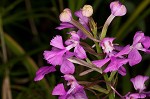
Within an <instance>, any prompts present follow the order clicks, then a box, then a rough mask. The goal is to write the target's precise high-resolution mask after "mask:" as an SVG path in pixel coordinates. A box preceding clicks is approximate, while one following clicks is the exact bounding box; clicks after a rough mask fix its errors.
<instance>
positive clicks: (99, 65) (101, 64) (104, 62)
mask: <svg viewBox="0 0 150 99" xmlns="http://www.w3.org/2000/svg"><path fill="white" fill-rule="evenodd" d="M109 60H110V58H106V59H102V60H96V61H92V63H93V64H94V65H96V66H97V67H102V66H103V65H104V64H106V63H107V62H108V61H109Z"/></svg>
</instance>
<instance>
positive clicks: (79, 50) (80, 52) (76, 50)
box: [74, 44, 87, 59]
mask: <svg viewBox="0 0 150 99" xmlns="http://www.w3.org/2000/svg"><path fill="white" fill-rule="evenodd" d="M74 53H75V56H76V57H77V58H80V59H85V58H86V57H87V56H86V52H85V50H84V49H83V47H82V46H80V45H79V44H77V46H76V47H75V48H74Z"/></svg>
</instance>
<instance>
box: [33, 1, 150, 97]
mask: <svg viewBox="0 0 150 99" xmlns="http://www.w3.org/2000/svg"><path fill="white" fill-rule="evenodd" d="M110 9H111V14H110V16H109V17H108V19H107V20H106V22H105V24H104V26H103V29H102V32H101V34H100V35H99V39H98V33H97V32H96V33H95V31H97V30H96V29H97V27H96V23H95V22H94V20H93V19H92V17H91V16H92V14H93V8H92V6H90V5H85V6H84V7H83V8H82V9H80V10H79V11H76V12H75V16H76V17H78V20H77V21H76V20H74V19H73V17H72V13H71V10H70V9H69V8H66V9H64V10H63V12H62V13H61V14H60V16H59V18H60V21H61V23H60V26H58V27H57V28H56V29H58V30H63V29H65V28H72V29H75V30H77V31H75V30H73V31H70V32H69V33H67V34H68V35H70V38H68V39H67V40H66V41H63V39H62V36H60V35H56V36H55V37H54V38H53V39H52V40H51V41H50V45H51V46H52V50H50V51H49V50H46V51H44V53H43V55H44V59H45V60H46V61H47V63H49V64H50V66H44V67H42V68H40V69H39V70H38V71H37V73H36V77H35V79H34V80H35V81H39V80H41V79H42V78H43V77H44V76H45V74H48V73H52V72H55V71H56V69H55V68H56V66H58V65H59V66H60V72H61V73H62V74H63V75H64V76H63V77H62V78H64V79H65V81H67V82H68V83H67V86H70V88H69V89H68V90H67V91H66V88H65V87H64V85H63V83H60V84H58V85H57V86H56V87H55V88H54V89H53V92H52V95H58V96H59V99H87V96H86V93H85V91H84V87H83V86H82V85H80V84H79V83H78V81H77V80H76V79H75V77H74V76H73V74H74V73H75V65H74V64H79V65H82V66H86V67H88V68H90V69H89V70H88V72H87V71H85V72H82V74H87V73H90V72H92V71H97V72H99V73H100V74H107V73H108V72H110V73H113V72H118V73H119V74H121V75H122V76H124V75H126V69H125V67H124V65H125V64H127V63H129V65H130V66H134V65H136V64H138V63H140V62H141V60H142V56H141V55H140V52H139V50H140V51H143V52H145V53H150V43H149V42H150V37H148V36H145V35H144V33H143V32H142V31H137V32H136V33H135V35H134V38H133V44H132V45H130V44H129V45H126V46H124V47H123V46H120V45H118V44H113V41H114V40H115V38H112V37H105V36H106V32H107V28H108V26H109V24H110V23H111V21H112V20H113V19H114V18H115V17H116V16H123V15H125V14H126V12H127V10H126V7H125V6H124V5H123V4H121V3H120V2H119V1H114V2H112V3H111V4H110ZM88 38H89V39H91V40H92V41H93V42H92V43H95V44H94V45H95V46H96V49H97V51H95V50H94V48H93V47H91V46H90V45H88V44H87V43H86V41H85V39H88ZM84 41H85V42H84ZM96 44H98V45H96ZM100 50H101V51H100ZM98 52H103V53H102V54H100V53H98ZM87 53H89V54H91V55H93V56H96V57H98V59H97V60H92V59H91V60H89V58H88V54H87ZM101 55H103V56H101ZM104 55H105V56H104ZM110 78H112V77H110ZM108 79H109V78H108ZM147 79H148V77H147V76H137V77H135V78H132V79H131V81H132V83H133V85H134V88H135V89H136V90H139V93H136V94H134V93H128V94H127V95H125V96H121V98H126V99H131V98H134V99H137V97H138V98H145V97H148V96H149V95H150V94H149V92H145V91H144V89H145V86H144V82H145V81H146V80H147ZM105 80H106V81H108V80H107V79H105ZM111 80H112V79H111ZM111 80H110V79H109V81H111ZM106 84H107V82H106ZM138 84H139V85H138ZM110 86H111V88H112V89H113V86H112V85H110ZM108 89H109V88H108ZM109 91H110V90H109ZM115 92H116V91H115ZM141 95H142V96H141Z"/></svg>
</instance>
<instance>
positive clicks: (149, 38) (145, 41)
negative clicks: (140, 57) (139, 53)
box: [142, 36, 150, 49]
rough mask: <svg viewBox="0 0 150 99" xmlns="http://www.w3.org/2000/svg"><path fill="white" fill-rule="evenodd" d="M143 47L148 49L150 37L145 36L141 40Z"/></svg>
mask: <svg viewBox="0 0 150 99" xmlns="http://www.w3.org/2000/svg"><path fill="white" fill-rule="evenodd" d="M142 44H143V46H144V48H146V49H148V48H149V47H150V37H148V36H145V39H144V41H143V42H142Z"/></svg>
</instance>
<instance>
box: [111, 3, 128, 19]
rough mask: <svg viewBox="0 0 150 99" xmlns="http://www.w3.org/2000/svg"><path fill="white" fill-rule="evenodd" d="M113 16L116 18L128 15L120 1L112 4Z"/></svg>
mask: <svg viewBox="0 0 150 99" xmlns="http://www.w3.org/2000/svg"><path fill="white" fill-rule="evenodd" d="M110 9H111V14H113V15H114V16H123V15H125V14H126V12H127V9H126V7H125V6H124V5H122V4H121V3H120V2H119V1H114V2H111V3H110Z"/></svg>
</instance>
